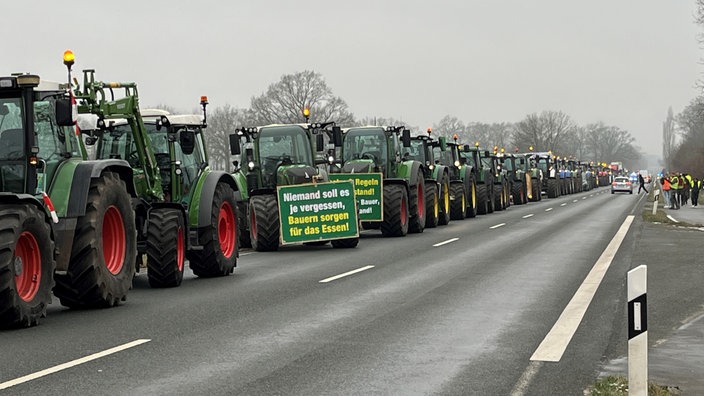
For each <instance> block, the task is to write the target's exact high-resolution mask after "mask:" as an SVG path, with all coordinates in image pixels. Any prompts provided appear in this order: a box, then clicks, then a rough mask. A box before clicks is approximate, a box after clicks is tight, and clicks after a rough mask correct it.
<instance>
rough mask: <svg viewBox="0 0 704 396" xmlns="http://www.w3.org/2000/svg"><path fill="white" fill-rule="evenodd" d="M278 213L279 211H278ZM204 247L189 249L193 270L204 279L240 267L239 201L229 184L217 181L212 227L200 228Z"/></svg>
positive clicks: (230, 271)
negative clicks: (238, 235) (238, 248)
mask: <svg viewBox="0 0 704 396" xmlns="http://www.w3.org/2000/svg"><path fill="white" fill-rule="evenodd" d="M277 213H278V212H277ZM198 240H199V241H205V243H204V244H203V249H202V250H189V251H187V252H186V257H187V258H188V265H189V266H190V267H191V270H193V273H194V274H195V275H197V276H200V277H203V278H212V277H216V276H225V275H229V274H231V273H232V272H233V271H234V270H235V267H236V266H237V255H238V254H239V253H238V250H237V201H236V200H235V192H234V191H233V190H232V187H230V185H228V184H227V183H218V184H217V186H215V192H214V193H213V204H212V206H211V210H210V227H204V228H203V229H199V230H198Z"/></svg>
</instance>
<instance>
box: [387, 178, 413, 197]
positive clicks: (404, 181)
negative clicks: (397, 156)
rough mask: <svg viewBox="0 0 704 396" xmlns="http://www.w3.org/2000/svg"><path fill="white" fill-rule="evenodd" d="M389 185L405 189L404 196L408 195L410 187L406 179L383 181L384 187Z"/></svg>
mask: <svg viewBox="0 0 704 396" xmlns="http://www.w3.org/2000/svg"><path fill="white" fill-rule="evenodd" d="M387 184H388V185H391V184H397V185H399V186H403V188H405V189H406V194H408V191H410V186H409V185H408V180H406V179H400V178H388V179H384V185H387Z"/></svg>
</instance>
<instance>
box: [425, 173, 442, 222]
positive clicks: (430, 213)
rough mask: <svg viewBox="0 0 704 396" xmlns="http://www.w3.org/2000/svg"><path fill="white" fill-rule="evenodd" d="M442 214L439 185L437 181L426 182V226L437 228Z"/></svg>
mask: <svg viewBox="0 0 704 396" xmlns="http://www.w3.org/2000/svg"><path fill="white" fill-rule="evenodd" d="M439 216H440V204H439V203H438V186H437V185H436V184H435V182H429V183H426V184H425V227H426V228H435V227H437V226H438V217H439Z"/></svg>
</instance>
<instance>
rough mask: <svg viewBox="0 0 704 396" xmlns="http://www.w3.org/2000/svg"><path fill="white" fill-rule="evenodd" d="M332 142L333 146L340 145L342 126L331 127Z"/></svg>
mask: <svg viewBox="0 0 704 396" xmlns="http://www.w3.org/2000/svg"><path fill="white" fill-rule="evenodd" d="M332 143H333V145H334V146H335V147H342V128H340V127H339V126H337V125H336V126H334V127H332Z"/></svg>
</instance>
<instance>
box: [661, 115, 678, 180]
mask: <svg viewBox="0 0 704 396" xmlns="http://www.w3.org/2000/svg"><path fill="white" fill-rule="evenodd" d="M676 137H677V136H676V133H675V117H674V116H673V115H672V106H670V107H669V108H668V109H667V118H665V121H663V123H662V158H663V161H664V162H665V168H666V169H668V170H670V169H671V168H672V161H671V158H672V154H673V152H674V151H675V138H676Z"/></svg>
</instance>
